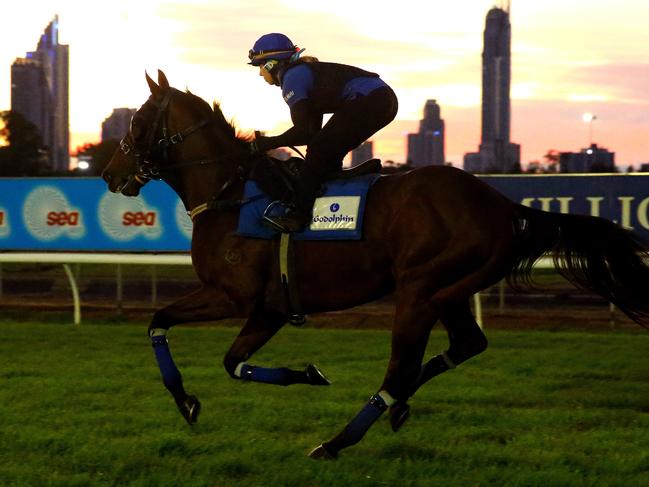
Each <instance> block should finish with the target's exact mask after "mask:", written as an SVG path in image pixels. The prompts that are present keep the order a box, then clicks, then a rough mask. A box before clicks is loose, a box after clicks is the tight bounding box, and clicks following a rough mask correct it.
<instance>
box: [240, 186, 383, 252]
mask: <svg viewBox="0 0 649 487" xmlns="http://www.w3.org/2000/svg"><path fill="white" fill-rule="evenodd" d="M379 177H381V176H380V175H379V174H365V175H362V176H356V177H353V178H349V179H334V180H331V181H327V182H326V183H325V184H324V186H325V191H324V194H323V195H322V196H320V197H319V198H316V200H315V203H314V205H313V218H312V220H311V224H310V225H309V226H308V227H307V228H306V229H305V230H304V231H302V232H299V233H295V234H293V238H294V239H295V240H360V239H361V238H362V237H363V214H364V212H365V200H366V198H367V193H368V191H369V188H370V187H371V186H372V184H374V182H375V181H376V180H377V179H378V178H379ZM243 198H244V201H245V203H244V204H243V205H242V206H241V212H240V214H239V225H238V228H237V235H241V236H243V237H253V238H262V239H273V238H276V237H277V236H278V235H279V234H280V232H278V231H277V230H273V229H271V228H269V227H267V226H266V225H264V224H263V223H262V217H263V215H264V212H265V211H266V209H267V208H268V206H269V205H270V204H271V203H272V202H271V200H270V198H269V197H268V196H266V195H265V194H264V193H263V192H262V191H261V189H259V187H258V186H257V183H255V182H254V181H251V180H248V181H246V185H245V190H244V195H243ZM282 211H284V207H283V206H282V205H280V204H278V205H276V206H274V207H273V209H272V213H271V214H273V215H275V214H277V213H276V212H282Z"/></svg>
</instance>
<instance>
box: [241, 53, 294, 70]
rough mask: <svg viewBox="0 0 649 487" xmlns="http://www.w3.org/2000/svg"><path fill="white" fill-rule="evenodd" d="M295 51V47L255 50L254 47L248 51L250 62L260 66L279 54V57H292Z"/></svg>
mask: <svg viewBox="0 0 649 487" xmlns="http://www.w3.org/2000/svg"><path fill="white" fill-rule="evenodd" d="M294 52H295V49H290V50H287V49H283V50H280V51H272V50H271V51H255V50H253V49H250V51H248V59H250V62H249V63H248V64H252V65H253V66H259V65H261V64H263V63H264V62H265V61H267V60H268V59H269V58H273V56H279V58H290V57H291V55H292V54H293V53H294Z"/></svg>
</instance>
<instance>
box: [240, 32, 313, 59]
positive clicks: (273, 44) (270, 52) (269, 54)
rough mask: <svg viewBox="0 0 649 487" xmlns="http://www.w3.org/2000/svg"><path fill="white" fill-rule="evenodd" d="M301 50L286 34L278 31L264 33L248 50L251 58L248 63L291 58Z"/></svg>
mask: <svg viewBox="0 0 649 487" xmlns="http://www.w3.org/2000/svg"><path fill="white" fill-rule="evenodd" d="M299 52H301V51H300V49H299V48H298V47H297V46H296V45H295V44H293V42H291V39H289V38H288V37H286V36H285V35H284V34H279V33H276V32H274V33H271V34H264V35H263V36H261V37H260V38H259V39H257V42H255V45H254V46H252V49H250V51H248V59H250V62H249V63H248V64H252V65H253V66H261V65H262V64H265V63H266V61H268V60H270V59H277V60H280V59H290V58H291V57H293V56H294V55H295V54H296V53H299Z"/></svg>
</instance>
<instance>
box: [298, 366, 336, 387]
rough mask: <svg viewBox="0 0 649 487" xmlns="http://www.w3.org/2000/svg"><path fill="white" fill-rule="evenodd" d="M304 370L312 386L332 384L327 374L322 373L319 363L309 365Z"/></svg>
mask: <svg viewBox="0 0 649 487" xmlns="http://www.w3.org/2000/svg"><path fill="white" fill-rule="evenodd" d="M304 372H305V373H306V378H307V380H308V381H309V384H311V385H312V386H329V385H331V381H330V380H329V379H327V376H326V375H324V374H323V373H322V370H320V369H319V368H318V366H317V365H313V364H309V365H307V366H306V369H304Z"/></svg>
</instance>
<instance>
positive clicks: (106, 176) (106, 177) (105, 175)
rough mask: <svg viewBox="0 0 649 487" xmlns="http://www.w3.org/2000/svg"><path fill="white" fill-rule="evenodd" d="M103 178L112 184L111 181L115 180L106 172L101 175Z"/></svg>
mask: <svg viewBox="0 0 649 487" xmlns="http://www.w3.org/2000/svg"><path fill="white" fill-rule="evenodd" d="M101 177H102V178H104V181H106V182H107V183H110V180H111V179H113V177H112V176H111V175H110V174H109V173H107V172H106V171H104V172H102V173H101Z"/></svg>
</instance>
